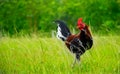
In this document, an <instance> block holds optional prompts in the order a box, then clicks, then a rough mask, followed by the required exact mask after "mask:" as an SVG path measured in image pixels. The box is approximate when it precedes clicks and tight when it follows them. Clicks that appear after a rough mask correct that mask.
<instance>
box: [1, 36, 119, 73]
mask: <svg viewBox="0 0 120 74" xmlns="http://www.w3.org/2000/svg"><path fill="white" fill-rule="evenodd" d="M73 60H74V58H73V55H72V54H71V53H70V52H69V51H68V49H67V48H66V46H65V45H64V43H63V42H62V41H60V40H58V39H56V38H38V37H33V38H30V37H21V38H9V37H2V38H1V39H0V74H120V37H119V36H110V37H107V36H104V37H103V36H102V37H98V36H95V37H94V45H93V47H92V49H90V50H89V51H87V52H86V53H85V54H84V55H82V56H81V64H80V65H78V64H76V65H75V66H74V68H71V64H72V63H73Z"/></svg>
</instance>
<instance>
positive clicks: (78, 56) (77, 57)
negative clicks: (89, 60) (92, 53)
mask: <svg viewBox="0 0 120 74" xmlns="http://www.w3.org/2000/svg"><path fill="white" fill-rule="evenodd" d="M76 59H77V61H78V64H80V53H76Z"/></svg>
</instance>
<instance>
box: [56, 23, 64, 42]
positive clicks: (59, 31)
mask: <svg viewBox="0 0 120 74" xmlns="http://www.w3.org/2000/svg"><path fill="white" fill-rule="evenodd" d="M60 37H61V38H64V39H65V40H66V37H64V36H63V35H62V33H61V28H60V27H59V25H58V28H57V38H58V39H60Z"/></svg>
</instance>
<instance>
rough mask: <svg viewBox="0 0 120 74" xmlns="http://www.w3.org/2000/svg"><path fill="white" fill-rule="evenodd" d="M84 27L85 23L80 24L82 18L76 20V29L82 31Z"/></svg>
mask: <svg viewBox="0 0 120 74" xmlns="http://www.w3.org/2000/svg"><path fill="white" fill-rule="evenodd" d="M84 27H85V23H83V22H82V18H79V19H78V22H77V28H78V29H80V30H82V29H83V28H84Z"/></svg>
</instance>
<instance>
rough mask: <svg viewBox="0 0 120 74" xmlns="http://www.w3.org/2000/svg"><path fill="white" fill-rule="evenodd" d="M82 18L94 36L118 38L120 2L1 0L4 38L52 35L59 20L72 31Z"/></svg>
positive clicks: (0, 16) (108, 0) (93, 0)
mask: <svg viewBox="0 0 120 74" xmlns="http://www.w3.org/2000/svg"><path fill="white" fill-rule="evenodd" d="M79 17H82V18H83V21H84V22H85V23H86V24H88V25H90V27H91V29H92V32H93V33H94V34H102V35H106V34H117V33H119V32H120V31H119V30H120V0H0V33H1V34H2V35H10V36H12V35H26V34H32V33H34V34H41V33H48V34H50V33H51V31H52V30H56V25H55V24H54V23H53V21H54V20H56V19H60V20H64V21H65V22H66V23H67V24H68V26H69V28H70V29H71V30H72V29H75V28H76V23H77V19H78V18H79Z"/></svg>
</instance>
